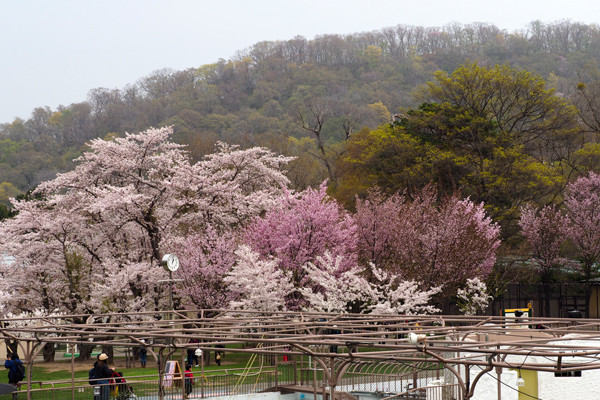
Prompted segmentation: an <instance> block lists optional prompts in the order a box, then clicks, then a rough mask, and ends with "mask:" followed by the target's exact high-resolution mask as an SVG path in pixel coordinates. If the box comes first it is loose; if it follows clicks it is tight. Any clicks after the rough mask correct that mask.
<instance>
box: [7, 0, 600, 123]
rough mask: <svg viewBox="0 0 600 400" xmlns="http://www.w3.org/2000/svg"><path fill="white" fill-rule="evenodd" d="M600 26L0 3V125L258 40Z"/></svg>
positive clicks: (462, 10)
mask: <svg viewBox="0 0 600 400" xmlns="http://www.w3.org/2000/svg"><path fill="white" fill-rule="evenodd" d="M565 19H568V20H571V21H573V22H584V23H599V22H600V21H599V20H600V1H598V0H594V1H592V0H571V1H558V0H518V1H517V0H503V1H492V0H429V1H422V0H412V1H406V0H235V1H234V0H212V1H204V0H161V1H155V0H102V1H95V0H39V1H35V0H0V55H1V56H0V122H11V121H12V120H13V118H14V117H21V118H24V119H26V118H28V117H29V116H30V114H31V111H32V110H33V109H34V108H35V107H39V106H50V107H51V108H52V109H55V108H56V107H57V106H58V105H59V104H63V105H69V104H71V103H76V102H80V101H83V100H85V99H86V95H87V92H88V91H89V90H90V89H93V88H97V87H106V88H110V89H113V88H119V89H120V88H123V87H124V86H125V85H126V84H128V83H135V82H136V81H137V80H138V79H140V78H142V77H144V76H146V75H148V74H150V73H151V72H152V71H155V70H158V69H162V68H172V69H175V70H182V69H186V68H189V67H197V66H200V65H204V64H210V63H214V62H216V61H217V60H218V59H219V58H224V59H228V58H230V57H232V56H233V55H234V54H235V52H236V51H238V50H243V49H245V48H247V47H249V46H251V45H253V44H254V43H257V42H259V41H263V40H269V41H272V40H287V39H290V38H292V37H294V36H296V35H302V36H304V37H306V38H307V39H312V38H314V37H315V36H316V35H320V34H326V33H339V34H349V33H356V32H365V31H372V30H379V29H381V28H384V27H389V26H396V25H400V24H402V25H418V26H444V25H447V24H449V23H453V22H459V23H463V24H469V23H473V22H485V23H492V24H494V25H496V26H498V27H499V28H501V29H506V30H508V31H510V32H512V31H515V30H522V29H525V28H526V27H527V25H528V23H529V22H531V21H534V20H541V21H543V22H555V21H559V20H565Z"/></svg>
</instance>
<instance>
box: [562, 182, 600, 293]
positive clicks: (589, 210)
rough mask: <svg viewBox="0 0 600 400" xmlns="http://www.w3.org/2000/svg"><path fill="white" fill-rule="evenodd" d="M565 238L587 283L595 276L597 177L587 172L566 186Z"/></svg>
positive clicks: (599, 239)
mask: <svg viewBox="0 0 600 400" xmlns="http://www.w3.org/2000/svg"><path fill="white" fill-rule="evenodd" d="M565 207H566V208H567V217H568V219H569V231H568V236H569V238H570V239H571V240H572V241H573V243H574V244H575V246H577V249H578V250H579V253H580V259H581V264H582V272H583V275H584V277H585V279H586V281H587V282H589V281H590V280H591V279H592V278H594V277H596V276H598V263H599V262H600V175H599V174H596V173H594V172H590V173H589V175H588V176H583V177H581V178H579V179H577V180H576V181H574V182H572V183H571V184H569V185H568V186H567V190H566V195H565Z"/></svg>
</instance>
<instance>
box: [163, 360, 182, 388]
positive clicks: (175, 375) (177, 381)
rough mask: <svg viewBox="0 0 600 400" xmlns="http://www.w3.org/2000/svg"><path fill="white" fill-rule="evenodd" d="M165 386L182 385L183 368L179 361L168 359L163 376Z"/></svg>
mask: <svg viewBox="0 0 600 400" xmlns="http://www.w3.org/2000/svg"><path fill="white" fill-rule="evenodd" d="M163 385H164V386H165V387H171V386H173V385H175V386H181V368H180V367H179V362H177V361H167V363H166V364H165V374H164V377H163Z"/></svg>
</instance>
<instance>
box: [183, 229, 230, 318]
mask: <svg viewBox="0 0 600 400" xmlns="http://www.w3.org/2000/svg"><path fill="white" fill-rule="evenodd" d="M237 236H239V235H238V234H236V232H235V231H222V232H218V231H217V230H216V229H215V228H214V227H212V226H210V225H209V226H206V228H205V229H204V232H202V234H194V235H191V236H189V237H188V238H187V239H186V241H185V242H184V244H183V246H182V248H181V249H180V250H179V251H178V254H180V256H179V260H180V263H181V267H180V269H179V271H178V274H177V276H178V277H179V278H181V279H182V282H181V284H180V285H178V286H177V287H178V290H177V293H178V295H179V297H180V301H181V302H183V303H184V306H186V307H190V308H194V307H195V308H227V306H228V304H229V302H230V301H231V299H232V295H231V292H230V291H229V290H228V288H227V285H226V283H225V282H223V278H224V277H225V276H226V274H227V273H228V272H229V270H230V269H231V267H232V266H233V265H234V264H235V262H236V257H235V254H234V253H235V251H236V249H237V246H238V239H237Z"/></svg>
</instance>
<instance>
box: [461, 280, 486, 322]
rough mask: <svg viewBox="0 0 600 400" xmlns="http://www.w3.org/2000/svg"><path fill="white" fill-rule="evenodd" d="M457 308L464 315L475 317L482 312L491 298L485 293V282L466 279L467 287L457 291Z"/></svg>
mask: <svg viewBox="0 0 600 400" xmlns="http://www.w3.org/2000/svg"><path fill="white" fill-rule="evenodd" d="M457 297H458V307H459V309H460V311H461V312H462V313H463V314H464V315H477V313H478V312H482V313H483V312H484V311H485V310H486V309H487V307H488V305H489V303H490V301H492V299H493V297H492V296H490V295H489V294H488V293H487V286H486V284H485V282H483V281H481V279H479V278H473V279H467V286H466V287H465V288H464V289H458V291H457Z"/></svg>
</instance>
